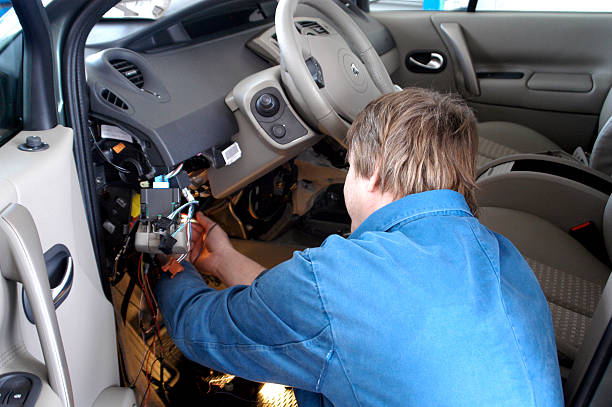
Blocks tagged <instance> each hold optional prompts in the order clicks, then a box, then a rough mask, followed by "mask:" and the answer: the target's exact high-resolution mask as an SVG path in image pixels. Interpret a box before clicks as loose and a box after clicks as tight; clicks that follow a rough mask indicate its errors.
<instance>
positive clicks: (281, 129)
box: [272, 124, 287, 138]
mask: <svg viewBox="0 0 612 407" xmlns="http://www.w3.org/2000/svg"><path fill="white" fill-rule="evenodd" d="M272 134H273V135H274V137H276V138H283V137H284V136H285V134H287V129H285V126H283V125H282V124H276V125H274V126H272Z"/></svg>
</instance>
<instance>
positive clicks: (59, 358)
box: [0, 203, 74, 407]
mask: <svg viewBox="0 0 612 407" xmlns="http://www.w3.org/2000/svg"><path fill="white" fill-rule="evenodd" d="M0 253H2V256H1V257H0V263H1V264H2V268H1V269H0V274H1V275H2V277H4V278H5V279H7V280H12V281H15V282H20V283H22V284H23V286H24V288H25V290H26V292H27V293H28V297H29V298H30V302H31V306H32V314H33V315H34V320H35V321H36V331H37V332H38V339H39V341H40V347H41V348H42V353H43V357H44V360H45V365H46V367H47V373H48V378H49V384H50V385H51V388H52V389H53V390H54V391H55V393H56V394H57V395H58V396H59V398H60V400H61V401H62V404H63V405H64V406H65V407H73V406H74V398H73V395H72V385H71V383H70V375H69V373H68V363H67V362H66V353H65V351H64V345H63V342H62V336H61V334H60V330H59V326H58V324H57V315H56V314H55V309H54V308H53V301H52V300H51V290H50V287H49V276H48V274H47V272H46V270H45V269H46V265H45V260H44V257H43V252H42V247H41V245H40V236H39V235H38V230H37V229H36V224H35V223H34V219H32V215H31V214H30V212H29V211H28V210H27V209H26V208H25V207H24V206H21V205H19V204H15V203H12V204H10V205H9V206H7V207H6V208H5V209H4V210H2V211H0Z"/></svg>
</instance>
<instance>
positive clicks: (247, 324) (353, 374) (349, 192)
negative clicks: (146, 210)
mask: <svg viewBox="0 0 612 407" xmlns="http://www.w3.org/2000/svg"><path fill="white" fill-rule="evenodd" d="M347 146H348V149H347V151H348V157H349V158H348V161H349V164H350V169H349V172H348V175H347V179H346V183H345V187H344V193H345V201H346V207H347V210H348V213H349V215H350V217H351V220H352V224H351V229H352V234H351V235H350V237H349V238H347V239H345V238H342V237H340V236H336V235H334V236H330V237H329V238H328V239H327V240H326V241H325V242H324V243H323V244H322V245H321V247H319V248H314V249H308V250H305V251H303V252H295V253H294V256H293V258H292V259H290V260H288V261H286V262H284V263H282V264H280V265H278V266H276V267H274V268H272V269H269V270H267V271H264V267H262V266H260V265H259V264H257V263H255V262H254V261H252V260H250V259H248V258H246V257H245V256H243V255H241V254H239V253H238V252H237V251H236V250H234V249H233V247H232V245H231V243H230V241H229V239H228V238H227V235H226V234H225V233H224V232H223V231H222V230H221V229H220V228H219V227H215V226H216V225H215V224H214V223H213V222H212V221H211V220H210V219H208V218H206V217H204V216H202V215H198V221H199V222H200V223H201V225H202V228H203V232H205V233H207V237H206V241H205V245H206V249H205V250H204V252H203V254H202V255H200V256H197V255H195V254H194V256H193V257H194V258H193V259H192V260H193V261H194V264H195V266H196V268H197V269H198V270H200V271H201V272H204V273H212V274H214V275H216V276H218V277H219V278H220V279H221V280H222V281H223V282H225V283H226V284H227V285H228V286H230V288H228V289H226V290H223V291H219V292H217V291H214V290H212V289H210V288H208V287H207V286H206V285H205V284H204V282H203V281H202V279H201V277H200V275H199V274H198V273H197V272H196V271H195V270H194V269H193V268H191V267H189V266H188V265H187V267H186V270H185V271H184V272H182V273H180V274H178V275H177V276H176V277H175V278H174V279H169V278H167V277H165V278H163V279H162V281H160V283H159V285H158V286H157V289H156V291H157V295H158V297H159V302H160V307H161V310H162V314H163V315H164V317H165V320H166V325H167V327H168V329H169V331H170V333H171V334H172V336H173V338H174V340H175V343H176V345H177V346H178V347H179V348H180V349H181V350H182V351H183V353H184V354H185V355H186V356H187V357H188V358H190V359H192V360H194V361H196V362H199V363H202V364H203V365H206V366H208V367H211V368H214V369H218V370H221V371H225V372H228V373H232V374H236V375H239V376H241V377H244V378H247V379H251V380H256V381H266V382H275V383H281V384H285V385H290V386H293V387H294V388H295V389H296V397H297V399H298V403H299V405H300V406H302V407H304V406H311V405H326V406H328V405H335V406H341V405H342V406H347V405H361V406H427V405H431V406H475V405H477V406H500V405H507V406H561V405H562V404H563V396H562V391H561V384H560V377H559V367H558V363H557V357H556V348H555V340H554V335H553V328H552V322H551V317H550V313H549V310H548V305H547V303H546V300H545V298H544V295H543V294H542V291H541V290H540V288H539V286H538V283H537V281H536V279H535V277H534V275H533V273H532V272H531V270H530V268H529V266H528V265H527V264H526V263H525V261H524V260H523V258H522V257H521V255H520V254H519V252H518V251H517V250H516V249H515V248H514V246H513V245H512V244H511V243H510V242H509V241H508V240H506V239H505V238H503V237H502V236H500V235H497V234H495V233H493V232H491V231H489V230H488V229H486V228H485V227H483V226H482V225H480V224H479V222H478V220H477V219H476V218H475V217H474V216H473V212H474V211H475V210H476V204H475V198H474V188H475V181H474V172H475V171H474V170H475V168H474V167H475V155H476V149H477V137H476V132H475V119H474V115H473V113H472V112H471V111H470V109H469V108H468V107H467V106H466V105H465V104H464V103H463V102H461V101H459V100H458V99H456V98H453V97H451V96H447V95H441V94H438V93H435V92H431V91H427V90H423V89H406V90H403V91H402V92H398V93H393V94H388V95H384V96H382V97H380V98H379V99H377V100H374V101H372V102H371V103H370V104H369V105H368V106H367V107H366V108H365V110H364V111H363V112H362V113H361V114H360V115H359V116H358V117H357V118H356V119H355V122H354V123H353V125H352V126H351V128H350V130H349V132H348V135H347ZM200 239H201V238H200ZM199 241H200V245H201V242H202V241H201V240H199Z"/></svg>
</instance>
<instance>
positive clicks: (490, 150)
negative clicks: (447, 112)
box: [477, 122, 562, 168]
mask: <svg viewBox="0 0 612 407" xmlns="http://www.w3.org/2000/svg"><path fill="white" fill-rule="evenodd" d="M478 137H479V142H478V161H477V167H478V168H480V167H482V166H484V165H485V164H487V163H488V162H489V161H492V160H495V159H497V158H500V157H504V156H507V155H512V154H521V153H541V152H544V151H558V150H562V149H561V147H559V146H558V145H557V144H555V143H553V142H552V141H551V140H549V139H548V138H546V137H544V136H543V135H542V134H540V133H538V132H537V131H535V130H532V129H530V128H529V127H525V126H523V125H520V124H517V123H511V122H482V123H478Z"/></svg>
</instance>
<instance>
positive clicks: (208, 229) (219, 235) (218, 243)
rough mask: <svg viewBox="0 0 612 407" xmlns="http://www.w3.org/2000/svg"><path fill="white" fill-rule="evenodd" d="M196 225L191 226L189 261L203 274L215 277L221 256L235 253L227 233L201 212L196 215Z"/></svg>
mask: <svg viewBox="0 0 612 407" xmlns="http://www.w3.org/2000/svg"><path fill="white" fill-rule="evenodd" d="M196 219H197V221H198V223H193V224H192V225H191V251H190V252H189V261H190V262H191V263H192V264H193V265H194V266H196V268H197V269H198V270H199V271H200V272H201V273H205V274H212V275H215V276H217V277H219V276H218V275H217V269H218V266H219V264H220V263H221V260H222V257H223V255H226V254H228V253H231V252H232V251H235V249H234V246H232V243H231V242H230V240H229V237H227V233H225V231H224V230H223V229H221V227H220V226H218V225H217V224H216V223H215V222H214V221H213V220H212V219H210V218H208V217H206V216H204V215H203V214H202V212H197V213H196Z"/></svg>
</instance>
